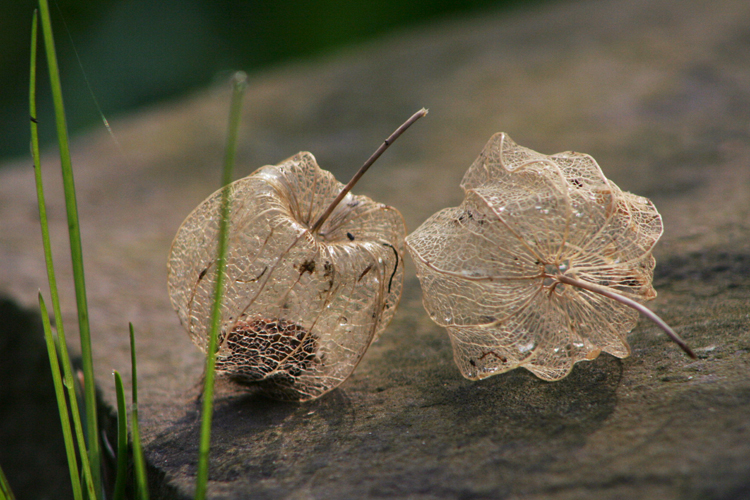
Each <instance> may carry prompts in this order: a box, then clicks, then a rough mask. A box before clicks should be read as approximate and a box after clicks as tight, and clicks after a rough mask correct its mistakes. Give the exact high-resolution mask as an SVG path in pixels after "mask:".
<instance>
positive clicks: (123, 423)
mask: <svg viewBox="0 0 750 500" xmlns="http://www.w3.org/2000/svg"><path fill="white" fill-rule="evenodd" d="M114 376H115V391H116V392H117V476H116V479H115V491H114V493H113V495H112V499H113V500H124V499H125V482H126V480H127V472H128V416H127V407H126V405H125V389H124V388H123V386H122V377H121V376H120V373H119V372H118V371H117V370H115V372H114Z"/></svg>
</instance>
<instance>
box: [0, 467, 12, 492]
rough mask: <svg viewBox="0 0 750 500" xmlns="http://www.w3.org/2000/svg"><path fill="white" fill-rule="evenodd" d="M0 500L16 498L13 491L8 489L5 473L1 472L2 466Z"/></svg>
mask: <svg viewBox="0 0 750 500" xmlns="http://www.w3.org/2000/svg"><path fill="white" fill-rule="evenodd" d="M0 500H16V497H14V496H13V491H12V490H11V489H10V484H8V478H7V477H5V473H4V472H3V468H2V467H0Z"/></svg>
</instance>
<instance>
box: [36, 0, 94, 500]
mask: <svg viewBox="0 0 750 500" xmlns="http://www.w3.org/2000/svg"><path fill="white" fill-rule="evenodd" d="M39 10H40V13H41V16H42V31H43V33H44V44H45V49H46V54H47V64H48V66H49V76H50V86H51V87H52V101H53V103H54V108H55V123H56V125H57V139H58V144H59V147H60V164H61V167H62V177H63V188H64V191H65V207H66V211H67V216H68V231H69V233H70V255H71V260H72V263H73V278H74V283H75V290H76V306H77V309H78V327H79V329H80V337H81V358H82V362H83V375H84V380H85V384H84V395H85V401H86V430H87V432H88V455H89V459H90V462H91V463H92V464H93V467H92V469H91V475H92V481H93V483H94V490H95V491H96V492H101V491H102V489H101V457H100V450H99V426H98V422H97V419H96V387H95V381H94V362H93V357H92V354H91V334H90V329H89V314H88V303H87V300H86V284H85V280H84V272H83V251H82V248H81V229H80V225H79V223H78V206H77V202H76V193H75V182H74V179H73V167H72V163H71V160H70V148H69V145H68V129H67V125H66V122H65V106H64V105H63V96H62V86H61V84H60V72H59V70H58V65H57V55H56V54H55V41H54V38H53V35H52V23H51V21H50V13H49V5H48V3H47V0H39Z"/></svg>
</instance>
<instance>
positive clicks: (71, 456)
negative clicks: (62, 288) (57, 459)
mask: <svg viewBox="0 0 750 500" xmlns="http://www.w3.org/2000/svg"><path fill="white" fill-rule="evenodd" d="M39 309H40V310H41V313H42V326H43V327H44V338H45V340H46V341H47V354H49V365H50V369H51V370H52V382H53V383H54V386H55V396H57V411H58V412H59V413H60V422H61V423H62V432H63V440H64V442H65V452H66V453H67V457H68V468H69V469H70V483H71V485H72V486H73V498H75V499H76V500H81V499H82V498H83V494H82V491H81V483H80V480H79V472H78V461H77V460H76V449H75V443H74V442H73V434H72V433H71V430H70V417H69V414H68V403H67V401H66V400H65V389H64V388H63V383H62V377H60V364H59V363H58V361H57V349H56V348H55V340H54V339H53V337H52V327H51V326H50V321H49V313H48V312H47V306H46V304H45V303H44V298H42V294H41V293H40V294H39Z"/></svg>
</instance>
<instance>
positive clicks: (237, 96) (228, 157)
mask: <svg viewBox="0 0 750 500" xmlns="http://www.w3.org/2000/svg"><path fill="white" fill-rule="evenodd" d="M233 84H234V86H233V92H232V104H231V107H230V112H229V132H228V134H227V144H226V149H225V153H224V168H223V171H222V176H221V183H222V187H225V186H227V185H228V184H229V183H230V182H231V181H232V171H233V169H234V159H235V155H236V152H237V136H238V131H239V126H240V117H241V111H242V97H243V94H244V90H245V86H246V84H247V75H245V73H243V72H241V71H238V72H237V73H235V75H234V78H233ZM230 203H231V200H230V193H229V189H224V190H223V191H222V194H221V220H220V221H219V245H218V251H217V253H218V256H217V259H216V263H217V271H216V289H215V290H214V303H213V308H212V311H211V333H210V335H209V341H208V352H207V354H206V378H205V380H204V383H203V413H202V419H201V440H200V448H199V456H198V477H197V479H196V485H195V498H196V500H203V499H205V498H206V489H207V486H208V454H209V451H210V448H211V420H212V418H213V400H214V368H215V366H216V344H217V337H218V331H219V323H220V321H221V302H222V297H223V295H224V269H225V266H226V262H225V258H226V247H227V219H228V217H229V206H230Z"/></svg>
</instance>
